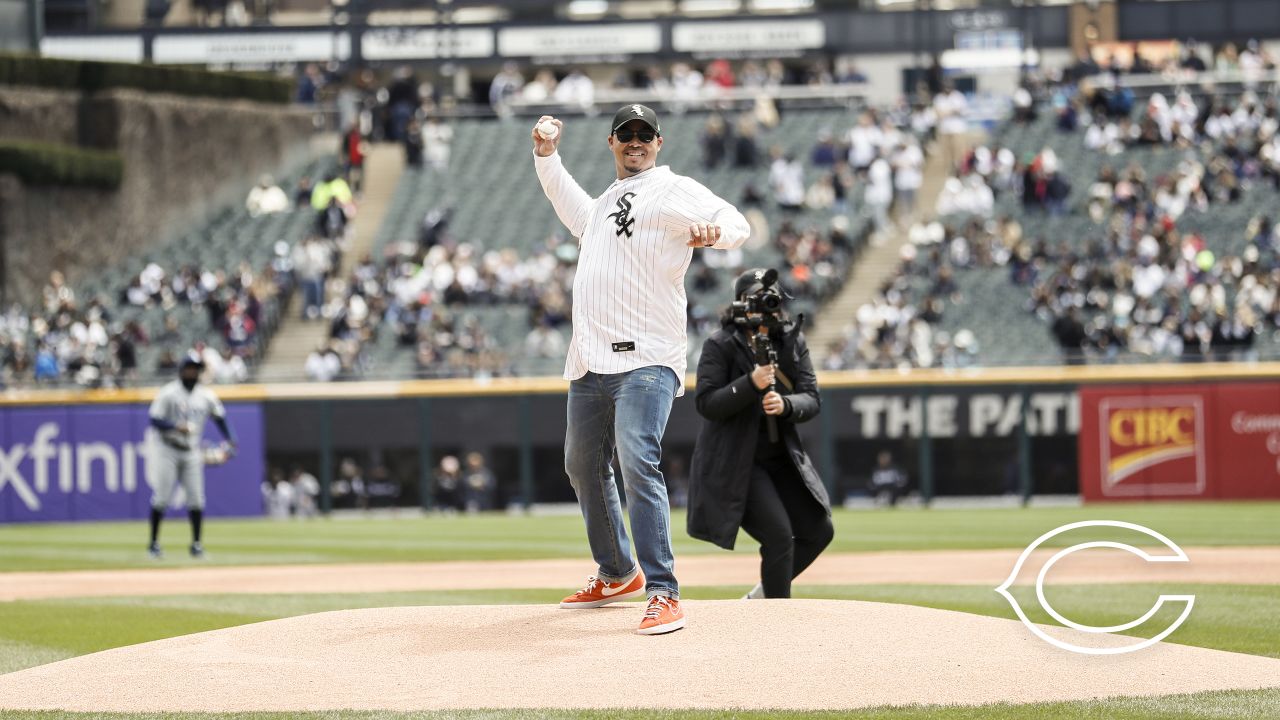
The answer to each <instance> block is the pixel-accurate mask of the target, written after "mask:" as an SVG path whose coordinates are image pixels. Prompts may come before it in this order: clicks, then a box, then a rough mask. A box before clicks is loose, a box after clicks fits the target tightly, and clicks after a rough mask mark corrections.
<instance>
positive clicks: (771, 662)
mask: <svg viewBox="0 0 1280 720" xmlns="http://www.w3.org/2000/svg"><path fill="white" fill-rule="evenodd" d="M685 606H686V608H687V614H688V618H689V621H688V622H689V625H688V627H687V628H686V629H684V630H681V631H678V632H676V633H674V634H671V635H664V636H658V637H642V636H639V635H635V634H633V630H634V629H635V626H636V625H637V624H638V623H639V621H640V615H641V610H640V607H639V606H638V605H635V604H627V605H618V606H613V607H609V608H602V609H599V610H560V609H558V608H555V607H547V606H530V605H503V606H483V607H474V606H472V607H456V606H455V607H407V608H380V609H371V610H348V611H342V612H329V613H320V614H316V615H306V616H302V617H295V618H288V619H284V620H276V621H272V622H266V623H258V624H255V625H246V626H242V627H236V628H230V629H226V630H217V631H213V632H207V633H200V634H197V635H188V636H186V637H178V638H171V639H168V640H160V641H157V642H151V643H146V644H143V645H135V646H133V647H126V648H118V649H115V650H108V651H106V652H101V653H96V654H94V655H87V656H84V657H79V658H73V659H71V660H65V661H62V662H57V663H53V664H50V665H44V666H41V667H36V668H31V669H29V670H24V671H21V672H16V673H12V674H9V675H3V676H0V708H10V709H19V708H21V709H39V710H43V709H59V710H83V711H89V710H96V711H121V712H131V711H267V710H282V711H290V710H294V711H301V710H337V709H357V710H366V709H367V710H432V709H453V708H459V709H460V708H600V707H649V708H793V709H819V708H853V707H864V706H872V705H885V704H910V703H963V704H978V703H987V702H996V701H1009V702H1034V701H1046V700H1074V699H1087V698H1095V697H1104V696H1114V695H1165V694H1173V693H1182V692H1197V691H1201V690H1215V689H1228V688H1259V687H1268V686H1272V685H1277V684H1280V660H1272V659H1268V658H1261V657H1255V656H1250V655H1241V654H1236V653H1227V652H1219V651H1214V650H1204V649H1200V648H1193V647H1187V646H1181V645H1173V644H1168V643H1164V644H1160V645H1157V646H1155V647H1152V648H1149V649H1146V650H1142V651H1139V652H1136V653H1132V654H1128V655H1115V656H1085V655H1075V654H1072V653H1068V652H1065V651H1063V650H1059V649H1057V648H1054V647H1052V646H1050V645H1048V644H1047V643H1045V642H1043V641H1041V640H1039V639H1037V638H1036V637H1034V636H1032V635H1031V633H1030V632H1028V631H1027V629H1026V628H1025V627H1023V626H1022V625H1021V624H1020V623H1018V622H1015V621H1011V620H1000V619H995V618H988V617H980V616H977V615H968V614H965V613H958V612H948V611H944V610H931V609H927V608H919V607H909V606H904V605H888V604H881V603H866V602H849V601H835V600H790V601H786V600H771V601H715V602H696V601H695V602H686V603H685ZM1107 641H1108V642H1117V643H1123V642H1133V641H1132V639H1129V638H1122V639H1115V640H1112V639H1108V640H1107Z"/></svg>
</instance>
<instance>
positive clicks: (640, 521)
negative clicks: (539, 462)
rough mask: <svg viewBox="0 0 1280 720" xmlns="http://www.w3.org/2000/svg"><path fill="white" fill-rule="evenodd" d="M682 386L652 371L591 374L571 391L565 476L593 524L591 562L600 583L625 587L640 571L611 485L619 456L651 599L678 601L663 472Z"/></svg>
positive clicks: (658, 369) (670, 375)
mask: <svg viewBox="0 0 1280 720" xmlns="http://www.w3.org/2000/svg"><path fill="white" fill-rule="evenodd" d="M679 382H680V380H679V378H677V377H676V374H675V372H674V371H673V370H671V369H670V368H667V367H662V366H658V365H654V366H649V367H643V368H638V369H636V370H632V371H630V372H625V373H618V374H614V375H600V374H597V373H593V372H589V373H587V374H586V375H584V376H582V377H581V378H578V379H577V380H574V381H573V382H572V383H570V385H569V411H568V417H569V423H568V425H569V428H568V433H567V434H566V435H565V441H564V469H565V472H567V473H568V474H569V483H570V484H571V485H573V489H574V492H576V493H577V494H578V505H579V506H581V508H582V517H583V519H585V520H586V522H587V541H588V542H589V543H590V545H591V556H592V557H593V558H594V559H595V561H596V564H597V565H599V566H600V567H599V570H598V572H597V573H596V576H597V577H599V578H600V579H601V580H604V581H606V582H621V581H622V580H623V579H625V578H627V577H629V576H630V575H631V574H632V573H634V572H635V567H636V564H635V561H634V560H632V558H631V545H630V543H629V542H628V541H627V529H626V527H625V526H623V523H622V503H621V502H620V500H619V499H618V486H617V484H616V483H615V482H614V479H613V466H612V464H611V463H612V461H613V453H614V450H615V449H616V450H617V452H618V464H619V465H620V466H621V467H622V483H623V486H624V488H625V489H626V493H627V510H628V512H629V514H630V516H631V532H632V534H633V535H634V536H635V542H636V555H637V557H638V558H639V561H640V568H641V569H642V570H644V577H645V591H646V592H647V594H648V595H649V596H650V597H653V596H654V595H666V596H668V597H672V598H679V597H680V586H679V584H677V583H676V576H675V554H674V552H672V550H671V511H670V509H669V506H668V505H667V486H666V483H665V481H664V480H663V479H662V472H661V471H659V470H658V462H659V461H660V460H661V459H662V433H663V432H664V431H665V430H666V428H667V418H668V417H669V416H670V415H671V404H672V403H673V402H674V401H675V397H676V389H677V387H678V386H677V383H679Z"/></svg>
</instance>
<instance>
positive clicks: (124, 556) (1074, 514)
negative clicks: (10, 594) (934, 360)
mask: <svg viewBox="0 0 1280 720" xmlns="http://www.w3.org/2000/svg"><path fill="white" fill-rule="evenodd" d="M1277 518H1280V503H1277V502H1258V503H1149V504H1116V505H1107V506H1093V507H1061V508H1029V509H1012V508H1008V509H987V510H958V509H957V510H919V509H901V510H890V511H847V510H837V511H836V512H835V514H834V520H835V525H836V536H835V541H834V542H833V543H832V545H831V547H830V549H829V552H865V551H874V550H937V549H965V548H969V549H973V548H1022V547H1026V545H1027V544H1028V543H1030V542H1031V541H1032V540H1035V539H1036V538H1037V537H1039V536H1040V535H1041V534H1042V533H1044V532H1046V531H1048V530H1052V529H1053V528H1055V527H1058V526H1060V525H1063V524H1065V523H1069V522H1076V521H1079V520H1097V519H1110V520H1127V521H1129V522H1135V523H1138V524H1141V525H1146V526H1148V527H1150V528H1152V529H1154V530H1157V531H1159V532H1162V533H1164V534H1166V535H1168V536H1169V537H1171V538H1172V539H1173V540H1174V541H1175V542H1177V543H1178V544H1180V545H1183V546H1195V545H1277V544H1280V523H1277V521H1276V520H1277ZM672 525H673V527H675V528H676V529H677V532H676V538H675V546H676V553H677V555H680V554H687V553H715V552H722V551H721V550H719V549H717V548H715V547H713V546H712V545H709V544H707V543H704V542H699V541H697V540H693V539H691V538H689V537H688V536H687V535H685V534H684V532H683V528H684V515H683V514H681V513H675V514H674V515H673V517H672ZM205 535H206V537H205V544H206V545H207V546H208V547H209V549H210V553H211V560H210V562H212V563H214V564H226V565H262V564H285V563H339V562H342V563H346V562H352V563H364V562H414V561H435V560H521V559H531V558H577V557H584V555H585V549H586V539H585V537H584V533H583V530H582V519H581V518H580V517H578V516H576V515H552V516H524V515H516V516H508V515H484V516H479V517H439V516H428V517H422V516H416V515H410V516H407V517H403V518H383V519H342V520H311V521H305V522H270V521H265V520H235V521H230V520H224V521H220V520H216V519H215V520H210V521H209V522H207V523H206V531H205ZM1125 539H1127V540H1129V541H1133V537H1132V536H1126V537H1125ZM161 540H162V541H163V543H164V544H165V545H166V549H167V550H168V551H169V553H170V559H168V560H166V563H167V564H173V563H181V562H184V559H183V553H184V552H185V548H186V543H187V542H188V530H187V527H186V521H185V520H170V521H167V522H166V523H165V526H164V530H163V533H162V537H161ZM1055 540H1056V541H1057V542H1056V544H1057V545H1062V546H1065V545H1068V544H1072V543H1073V542H1076V540H1068V539H1067V538H1066V537H1065V536H1062V537H1059V538H1056V539H1055ZM1051 544H1055V543H1051ZM145 545H146V527H145V525H144V524H143V523H140V522H115V523H84V524H74V525H12V526H0V572H12V571H16V570H83V569H101V568H125V567H149V566H152V565H154V564H155V563H154V562H152V561H151V560H150V559H149V558H147V556H146V554H145V553H144V552H143V551H142V549H143V548H144V547H145ZM739 546H740V548H741V549H743V550H745V551H747V552H753V551H754V549H753V545H752V542H751V540H750V539H749V538H746V536H743V540H742V542H741V543H739Z"/></svg>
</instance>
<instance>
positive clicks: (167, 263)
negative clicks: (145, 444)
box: [78, 158, 334, 378]
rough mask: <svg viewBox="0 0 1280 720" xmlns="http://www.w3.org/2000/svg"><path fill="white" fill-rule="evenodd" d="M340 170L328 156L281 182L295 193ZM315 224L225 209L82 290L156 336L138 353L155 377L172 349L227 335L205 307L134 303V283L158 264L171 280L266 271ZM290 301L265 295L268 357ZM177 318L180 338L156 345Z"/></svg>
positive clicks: (292, 214)
mask: <svg viewBox="0 0 1280 720" xmlns="http://www.w3.org/2000/svg"><path fill="white" fill-rule="evenodd" d="M333 167H334V161H333V159H332V158H324V159H321V160H316V161H313V162H311V163H309V164H307V165H306V166H305V167H304V168H302V169H301V170H300V171H297V172H295V173H292V174H291V175H289V176H287V177H283V178H281V179H280V185H281V186H282V187H284V188H292V187H293V186H294V185H295V184H296V181H297V180H298V179H299V178H300V177H301V176H303V175H309V176H311V177H313V178H314V177H318V176H321V175H323V174H324V173H325V171H326V170H330V169H332V168H333ZM314 222H315V214H314V212H313V211H312V210H311V209H310V207H302V208H299V209H293V210H290V211H287V212H284V213H278V214H272V215H261V216H259V217H256V218H255V217H250V215H249V213H248V211H247V210H246V209H245V208H244V206H243V204H236V205H233V206H230V207H226V208H223V209H222V210H221V211H220V212H218V213H217V214H216V215H215V216H214V217H213V218H212V219H211V220H209V221H208V222H207V223H206V224H205V225H204V226H203V227H200V228H197V229H195V230H192V231H191V232H188V233H186V234H185V235H182V236H180V237H178V238H176V239H174V240H171V241H169V242H164V243H161V244H159V245H155V246H152V247H150V248H148V249H147V250H145V251H140V252H137V253H134V254H132V255H130V256H127V257H125V258H123V259H121V260H120V262H119V263H117V264H116V265H115V266H113V267H109V268H105V269H104V270H103V271H102V272H101V273H100V274H98V275H96V276H94V277H92V278H88V279H86V280H85V281H84V282H83V283H81V284H80V287H79V288H78V291H79V295H80V297H82V298H84V299H89V298H95V297H96V298H98V299H99V300H100V301H101V302H102V303H103V305H104V306H105V307H106V308H107V309H108V311H109V312H110V313H111V314H112V317H113V320H118V321H120V322H128V321H131V320H136V321H138V323H139V324H140V325H141V327H142V329H143V330H144V331H146V333H147V334H148V335H149V336H150V337H152V338H153V340H152V342H150V343H149V344H146V345H142V346H140V347H139V348H138V368H139V371H140V374H141V376H142V377H144V378H145V377H147V376H149V375H150V374H151V373H152V371H153V370H154V369H155V367H156V363H157V361H158V359H159V357H160V355H161V354H162V352H164V351H165V350H166V349H168V350H171V351H173V352H174V353H180V352H182V351H183V350H184V349H186V348H190V347H191V346H192V345H194V344H195V343H197V342H205V343H207V344H209V345H210V346H212V347H214V348H221V347H222V346H223V342H222V341H221V337H220V333H219V331H218V330H217V329H216V328H213V327H212V326H211V325H210V320H209V314H208V313H207V312H206V310H205V309H204V308H203V307H197V306H193V305H191V304H189V303H187V302H177V303H175V304H174V305H173V306H172V307H170V308H162V307H160V306H158V305H155V304H150V305H147V306H136V305H131V304H129V303H127V302H124V301H123V300H122V297H121V296H122V293H123V291H124V290H125V289H126V288H127V287H128V286H129V283H130V282H131V281H132V279H133V278H135V277H136V276H137V275H138V274H139V273H140V272H142V270H143V269H144V268H146V267H147V266H148V265H149V264H151V263H155V264H156V265H159V266H160V267H161V268H163V269H164V270H165V271H166V273H169V274H170V275H172V273H174V272H175V271H177V270H179V269H180V268H182V267H184V266H188V265H190V266H194V267H196V268H199V269H200V270H209V271H213V272H219V271H222V272H225V273H227V274H228V275H230V274H233V273H234V272H235V271H236V269H237V268H239V267H240V266H241V265H242V264H247V265H248V267H250V268H251V269H252V270H253V272H254V273H261V272H262V271H263V270H264V269H265V268H267V267H268V266H269V265H270V264H271V261H272V259H273V258H274V256H275V250H274V248H275V245H276V243H277V242H281V241H283V242H285V243H287V244H288V245H289V246H290V247H292V245H293V243H295V242H298V241H300V240H301V239H302V238H303V237H304V236H305V235H306V234H307V232H308V231H310V230H311V229H312V228H313V226H314ZM284 302H287V297H279V298H263V308H262V321H263V323H262V325H263V326H262V327H261V328H259V330H258V333H257V338H256V341H255V342H256V345H257V353H256V354H257V355H258V356H261V353H262V351H263V350H265V348H266V346H267V344H268V343H269V342H270V337H271V333H272V332H273V331H274V330H275V328H276V327H277V325H278V323H279V320H280V315H281V313H282V312H283V310H284V308H283V303H284ZM167 314H169V315H172V316H173V317H174V318H176V319H177V325H178V329H179V337H178V338H177V339H176V340H172V341H166V342H163V343H161V342H157V341H156V340H155V339H154V338H155V337H156V336H157V335H159V334H160V332H161V330H162V329H163V328H164V323H165V317H166V315H167Z"/></svg>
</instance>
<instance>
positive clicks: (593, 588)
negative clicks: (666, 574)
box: [560, 570, 644, 610]
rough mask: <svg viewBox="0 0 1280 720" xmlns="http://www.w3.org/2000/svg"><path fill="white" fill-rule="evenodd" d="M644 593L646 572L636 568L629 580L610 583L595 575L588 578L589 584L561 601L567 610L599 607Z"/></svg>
mask: <svg viewBox="0 0 1280 720" xmlns="http://www.w3.org/2000/svg"><path fill="white" fill-rule="evenodd" d="M642 595H644V573H642V572H640V571H639V570H636V574H635V575H632V576H631V579H629V580H623V581H622V582H617V583H610V582H605V581H604V580H601V579H600V578H598V577H595V576H594V575H593V576H591V577H590V578H587V586H586V587H584V588H582V589H581V590H579V591H578V592H576V593H574V594H572V595H570V596H569V597H567V598H565V599H563V600H561V601H560V607H562V608H564V609H566V610H577V609H585V608H598V607H603V606H605V605H608V604H609V603H616V602H619V601H621V600H631V599H632V598H637V597H640V596H642Z"/></svg>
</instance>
